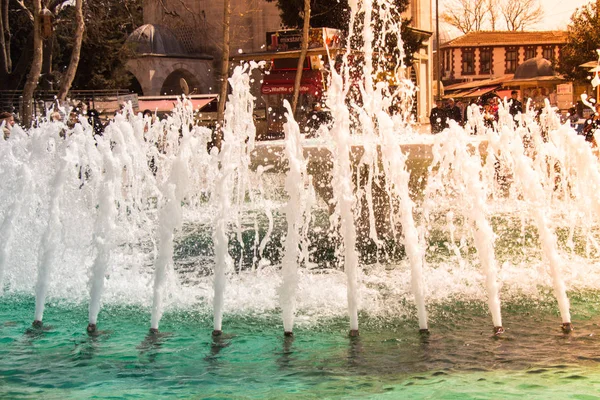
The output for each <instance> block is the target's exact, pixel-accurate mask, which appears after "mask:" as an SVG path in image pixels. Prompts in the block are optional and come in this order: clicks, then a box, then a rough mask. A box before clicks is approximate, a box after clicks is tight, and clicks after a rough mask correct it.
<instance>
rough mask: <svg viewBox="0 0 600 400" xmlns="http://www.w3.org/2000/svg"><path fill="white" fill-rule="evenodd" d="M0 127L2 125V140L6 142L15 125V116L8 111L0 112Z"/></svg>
mask: <svg viewBox="0 0 600 400" xmlns="http://www.w3.org/2000/svg"><path fill="white" fill-rule="evenodd" d="M0 125H2V133H3V136H4V140H8V138H9V137H10V132H11V131H12V128H13V126H14V125H15V116H14V115H13V114H12V113H10V112H8V111H4V112H1V113H0Z"/></svg>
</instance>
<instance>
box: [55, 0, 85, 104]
mask: <svg viewBox="0 0 600 400" xmlns="http://www.w3.org/2000/svg"><path fill="white" fill-rule="evenodd" d="M75 18H76V19H77V28H76V29H75V42H74V43H73V52H72V53H71V61H69V67H68V68H67V72H65V75H64V76H63V78H62V83H61V85H60V90H59V92H58V100H59V101H61V102H62V101H65V100H66V99H67V93H69V90H70V89H71V85H72V84H73V80H74V79H75V73H76V72H77V66H78V65H79V57H80V54H81V43H82V42H83V32H84V30H85V21H84V20H83V0H76V1H75Z"/></svg>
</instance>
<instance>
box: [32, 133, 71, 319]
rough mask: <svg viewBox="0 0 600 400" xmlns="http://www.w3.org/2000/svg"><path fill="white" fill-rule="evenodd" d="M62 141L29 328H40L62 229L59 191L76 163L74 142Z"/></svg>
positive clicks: (52, 184) (60, 194) (52, 183)
mask: <svg viewBox="0 0 600 400" xmlns="http://www.w3.org/2000/svg"><path fill="white" fill-rule="evenodd" d="M65 140H66V143H65V144H64V145H63V146H62V147H64V154H61V157H60V161H59V163H58V164H59V165H58V170H57V171H56V173H55V175H54V178H53V180H52V182H51V187H50V210H49V217H48V224H47V226H46V229H45V231H44V234H43V236H42V241H41V247H40V252H39V255H38V270H37V281H36V285H35V317H34V321H33V325H34V326H36V327H40V326H42V320H43V318H44V308H45V303H46V295H47V294H48V285H49V283H50V273H51V269H52V265H53V263H55V262H56V252H57V249H58V245H59V241H60V235H61V230H62V223H61V221H60V209H61V196H62V193H63V188H64V185H65V182H66V180H67V174H68V171H69V168H74V167H75V165H76V163H77V161H78V160H77V143H76V141H75V140H70V138H66V139H65Z"/></svg>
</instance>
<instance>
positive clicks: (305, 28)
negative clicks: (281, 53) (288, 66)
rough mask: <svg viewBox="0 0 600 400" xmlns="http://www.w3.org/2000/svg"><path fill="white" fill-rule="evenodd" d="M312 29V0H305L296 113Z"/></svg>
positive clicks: (295, 89)
mask: <svg viewBox="0 0 600 400" xmlns="http://www.w3.org/2000/svg"><path fill="white" fill-rule="evenodd" d="M309 30H310V0H304V26H303V28H302V50H301V51H300V58H298V67H297V69H296V80H295V81H294V98H293V100H292V112H293V113H294V114H295V113H296V107H297V106H298V95H299V94H300V83H301V82H302V69H303V67H304V59H305V58H306V52H307V50H308V31H309Z"/></svg>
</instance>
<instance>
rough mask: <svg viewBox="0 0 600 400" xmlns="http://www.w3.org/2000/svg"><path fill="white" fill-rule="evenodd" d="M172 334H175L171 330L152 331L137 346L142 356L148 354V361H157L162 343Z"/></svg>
mask: <svg viewBox="0 0 600 400" xmlns="http://www.w3.org/2000/svg"><path fill="white" fill-rule="evenodd" d="M171 336H173V334H172V333H171V332H150V333H148V334H147V335H146V337H145V338H144V340H143V341H142V342H141V343H140V344H139V346H137V347H136V348H137V349H138V350H139V352H140V356H143V355H146V356H147V357H148V361H149V362H151V363H153V362H155V361H156V357H157V356H158V354H159V353H160V349H161V347H162V345H163V344H164V343H165V342H166V340H167V338H169V337H171Z"/></svg>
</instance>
